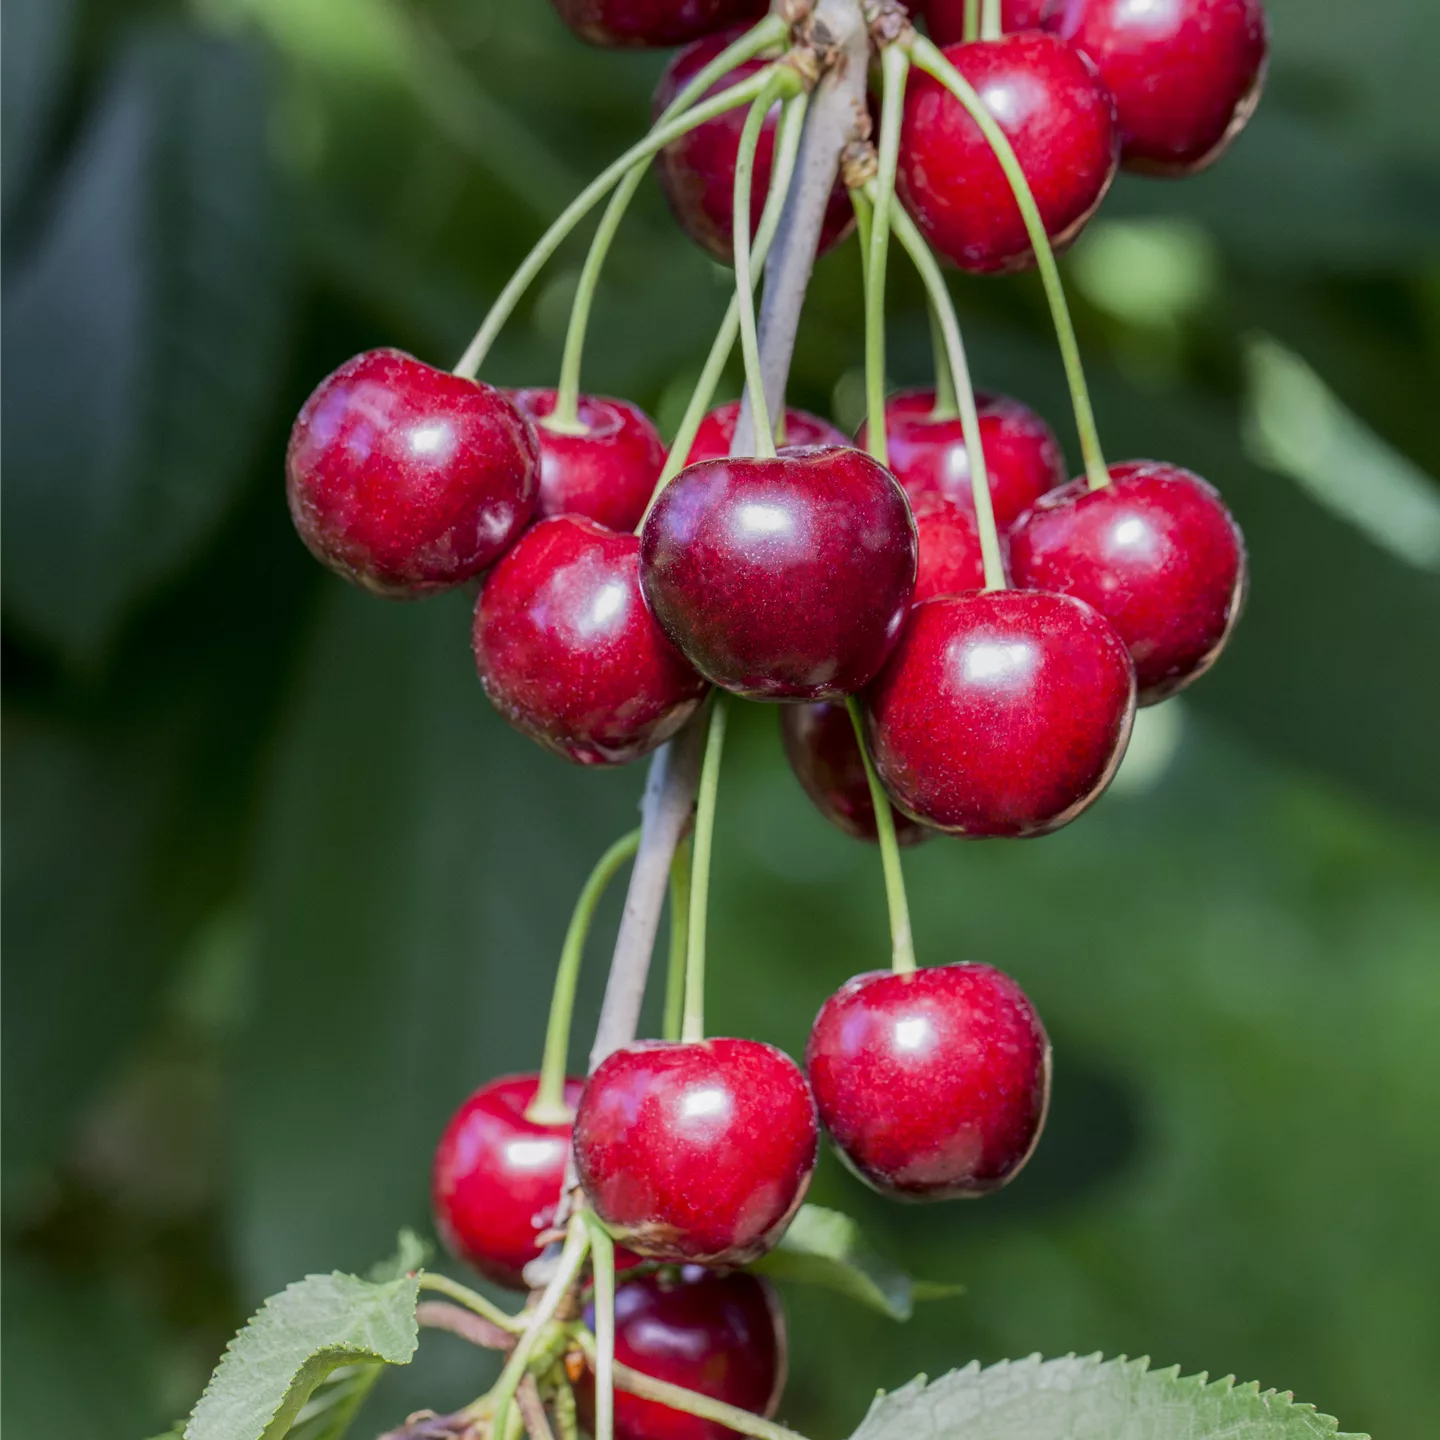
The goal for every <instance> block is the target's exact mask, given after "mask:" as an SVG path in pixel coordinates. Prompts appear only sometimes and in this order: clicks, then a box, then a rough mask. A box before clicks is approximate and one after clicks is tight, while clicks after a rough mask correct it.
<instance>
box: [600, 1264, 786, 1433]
mask: <svg viewBox="0 0 1440 1440" xmlns="http://www.w3.org/2000/svg"><path fill="white" fill-rule="evenodd" d="M585 1323H586V1324H587V1325H589V1326H590V1327H591V1328H592V1329H593V1328H594V1325H595V1307H594V1306H593V1305H590V1306H588V1307H587V1308H586V1311H585ZM786 1355H787V1346H786V1340H785V1312H784V1310H783V1309H782V1308H781V1305H780V1297H779V1296H778V1295H777V1294H776V1293H775V1289H774V1287H773V1286H772V1285H771V1284H770V1282H769V1281H768V1280H762V1279H761V1278H759V1277H758V1276H755V1275H747V1274H745V1273H744V1272H743V1271H736V1272H734V1273H732V1274H729V1275H717V1274H715V1273H714V1272H713V1271H709V1270H704V1269H701V1268H700V1266H698V1265H687V1266H686V1267H685V1268H684V1269H683V1270H681V1271H680V1272H679V1274H678V1275H677V1274H674V1273H669V1274H659V1275H644V1276H640V1277H638V1278H637V1279H634V1280H627V1281H625V1282H624V1284H622V1285H620V1286H618V1287H617V1288H616V1291H615V1358H616V1360H618V1361H619V1362H620V1364H622V1365H628V1366H629V1367H630V1369H632V1370H638V1371H639V1372H640V1373H641V1374H642V1375H649V1376H651V1377H652V1378H654V1379H656V1380H666V1381H668V1382H669V1383H670V1384H671V1385H679V1386H681V1387H682V1388H683V1389H686V1390H694V1391H696V1392H698V1393H699V1394H701V1395H708V1396H709V1397H710V1399H712V1400H720V1401H723V1402H724V1403H725V1404H727V1405H734V1406H736V1407H737V1408H738V1409H741V1410H748V1411H750V1412H751V1414H753V1415H764V1416H766V1417H767V1418H768V1417H769V1416H772V1415H774V1413H775V1412H776V1410H777V1409H779V1407H780V1395H781V1392H782V1391H783V1390H784V1389H785V1370H786ZM575 1388H576V1397H575V1398H576V1399H577V1400H578V1401H579V1403H580V1418H581V1420H582V1421H583V1422H584V1423H585V1425H586V1427H587V1428H591V1429H593V1426H594V1418H595V1381H594V1377H593V1376H592V1375H591V1374H590V1373H589V1372H588V1371H587V1372H586V1373H585V1374H584V1375H583V1376H582V1377H581V1379H580V1383H579V1384H578V1385H577V1386H576V1387H575ZM735 1433H736V1432H735V1431H734V1430H732V1429H730V1427H729V1426H728V1425H721V1424H720V1423H719V1422H718V1421H715V1420H702V1419H701V1418H700V1417H699V1416H698V1415H687V1414H685V1413H684V1412H683V1411H680V1410H671V1409H670V1408H669V1407H668V1406H666V1405H661V1404H660V1403H659V1402H658V1401H655V1400H642V1399H640V1398H639V1397H638V1396H636V1395H627V1394H626V1393H625V1392H624V1391H621V1390H617V1391H616V1392H615V1440H735Z"/></svg>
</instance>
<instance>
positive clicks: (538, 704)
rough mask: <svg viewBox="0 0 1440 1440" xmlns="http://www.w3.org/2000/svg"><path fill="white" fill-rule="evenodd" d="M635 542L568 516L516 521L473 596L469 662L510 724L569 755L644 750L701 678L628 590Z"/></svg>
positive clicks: (701, 690)
mask: <svg viewBox="0 0 1440 1440" xmlns="http://www.w3.org/2000/svg"><path fill="white" fill-rule="evenodd" d="M639 549H640V542H639V541H638V540H637V539H636V538H635V537H634V536H633V535H629V534H617V533H616V532H615V531H613V530H607V529H605V527H604V526H603V525H597V524H596V523H595V522H594V521H593V520H587V519H585V518H584V517H583V516H580V515H557V516H555V517H554V518H553V519H550V520H542V521H541V522H540V523H539V524H538V525H535V526H533V527H532V528H531V529H530V530H528V531H527V532H526V534H525V536H524V538H523V539H522V540H521V541H520V543H519V544H518V545H517V546H516V547H515V548H514V549H513V550H512V551H511V552H510V553H509V554H508V555H507V556H506V557H505V558H504V560H502V561H501V562H500V564H498V565H497V566H496V567H495V568H494V570H492V571H491V572H490V574H489V576H488V577H487V578H486V580H485V587H484V589H482V590H481V592H480V599H479V601H478V602H477V604H476V606H475V628H474V637H473V638H474V645H475V665H476V668H477V669H478V670H479V672H480V680H481V682H482V683H483V684H484V686H485V693H486V694H487V695H488V696H489V697H490V700H491V703H492V704H493V705H494V706H495V708H496V709H497V710H498V711H499V712H500V713H501V714H502V715H503V716H504V717H505V718H506V719H507V720H508V721H509V722H510V723H511V724H512V725H513V726H514V727H515V728H516V729H517V730H521V731H523V732H524V733H525V734H526V735H529V736H530V737H531V739H533V740H538V741H539V742H540V744H542V745H544V746H545V747H546V748H547V749H549V750H553V751H554V752H555V753H556V754H557V755H563V756H564V757H565V758H566V759H567V760H574V761H576V762H578V763H579V764H581V765H620V764H624V763H625V762H626V761H629V760H634V759H637V758H638V757H639V756H641V755H645V754H648V753H649V752H650V751H651V750H653V749H655V748H656V746H658V745H661V744H663V743H664V742H665V741H666V740H668V739H669V738H670V737H671V736H672V735H673V734H674V733H675V732H676V731H677V730H678V729H679V728H680V727H681V726H682V725H683V724H684V723H685V721H686V720H687V719H689V717H690V713H691V712H692V711H693V710H694V709H695V707H696V706H697V705H698V704H699V703H700V700H701V699H702V697H703V696H704V694H705V682H704V681H703V680H702V679H701V678H700V677H699V676H698V675H697V674H696V673H695V672H694V670H692V669H691V668H690V666H689V665H687V664H686V663H685V660H684V658H683V657H682V656H681V655H680V654H679V653H678V652H677V651H676V650H675V648H674V647H673V646H672V645H671V644H670V642H669V641H668V640H667V639H666V638H665V636H664V634H663V633H662V632H661V630H660V627H659V626H658V625H657V624H656V623H655V620H654V618H653V617H652V616H651V614H650V611H649V609H648V608H647V607H646V604H645V601H644V598H643V597H642V595H641V593H640V575H639Z"/></svg>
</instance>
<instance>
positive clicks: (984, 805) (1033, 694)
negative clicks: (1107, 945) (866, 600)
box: [867, 590, 1135, 836]
mask: <svg viewBox="0 0 1440 1440" xmlns="http://www.w3.org/2000/svg"><path fill="white" fill-rule="evenodd" d="M867 708H868V720H869V727H868V735H869V739H870V747H871V757H872V758H873V760H874V762H875V767H876V769H877V770H878V771H879V773H880V778H881V779H882V780H883V781H884V784H885V788H886V789H887V790H888V791H889V792H890V794H891V795H892V796H893V797H894V798H895V802H896V803H897V804H898V805H899V806H900V808H901V809H902V810H904V811H905V812H906V814H908V815H910V816H911V817H912V818H914V819H916V820H922V821H924V822H925V823H926V824H927V825H933V826H935V827H936V828H937V829H940V830H948V831H951V832H954V833H956V834H961V835H974V836H986V835H1010V836H1020V835H1044V834H1047V833H1048V832H1049V831H1051V830H1057V829H1059V827H1060V826H1062V825H1065V824H1067V823H1068V822H1069V821H1071V820H1073V819H1074V818H1075V817H1076V816H1077V815H1078V814H1080V812H1081V811H1082V810H1084V809H1085V808H1086V807H1087V806H1088V805H1090V804H1091V803H1092V802H1093V801H1094V800H1095V799H1096V798H1097V797H1098V796H1099V795H1100V793H1101V792H1102V791H1103V790H1104V789H1105V786H1106V785H1107V784H1109V782H1110V778H1111V776H1113V775H1114V773H1115V768H1116V766H1117V765H1119V763H1120V757H1121V755H1122V754H1123V753H1124V750H1125V744H1126V741H1127V740H1128V739H1129V735H1130V726H1131V723H1132V721H1133V720H1134V717H1135V669H1134V666H1133V665H1132V664H1131V663H1130V655H1129V652H1128V651H1127V650H1126V649H1125V645H1124V642H1123V641H1122V640H1121V639H1120V637H1119V636H1118V635H1117V634H1116V633H1115V630H1114V628H1113V627H1112V626H1111V625H1110V623H1109V621H1107V620H1106V619H1105V618H1104V617H1103V616H1102V615H1100V614H1099V613H1098V612H1097V611H1095V610H1092V609H1091V608H1090V606H1088V605H1086V604H1085V603H1084V602H1083V601H1080V600H1076V599H1074V598H1073V597H1071V596H1069V595H1050V594H1044V593H1041V592H1037V591H1020V590H999V591H988V592H984V593H979V594H977V593H972V594H969V595H962V596H956V597H951V598H943V599H939V600H927V601H926V602H925V603H924V604H923V605H917V606H916V607H915V609H914V610H912V611H911V613H910V619H909V622H908V623H907V624H906V626H905V630H904V633H903V634H902V635H901V637H900V643H899V644H898V645H897V646H896V647H895V653H894V654H893V655H892V656H891V657H890V660H889V662H888V663H887V664H886V666H885V669H884V670H882V671H881V672H880V678H879V679H878V680H877V681H876V682H875V684H874V685H873V686H872V687H871V689H870V691H869V693H868V696H867Z"/></svg>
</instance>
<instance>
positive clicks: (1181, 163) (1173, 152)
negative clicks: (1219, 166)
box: [1050, 0, 1268, 176]
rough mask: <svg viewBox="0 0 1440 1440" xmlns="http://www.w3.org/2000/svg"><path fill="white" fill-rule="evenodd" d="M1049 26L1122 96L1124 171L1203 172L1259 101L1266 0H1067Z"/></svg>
mask: <svg viewBox="0 0 1440 1440" xmlns="http://www.w3.org/2000/svg"><path fill="white" fill-rule="evenodd" d="M1050 28H1051V29H1053V30H1056V31H1058V33H1059V34H1060V35H1061V36H1063V37H1064V38H1065V39H1066V40H1068V41H1069V42H1070V43H1071V44H1072V45H1074V46H1075V47H1076V49H1078V50H1080V51H1081V52H1082V53H1084V54H1085V55H1087V56H1089V58H1090V59H1091V60H1093V61H1094V62H1095V65H1096V67H1097V68H1098V69H1099V71H1100V77H1101V79H1102V80H1104V82H1105V84H1106V85H1107V86H1108V87H1109V89H1110V91H1111V93H1112V94H1113V95H1114V96H1115V108H1116V113H1117V114H1118V116H1119V119H1120V147H1121V149H1120V154H1121V163H1122V164H1123V165H1124V166H1125V168H1126V169H1127V170H1139V171H1142V172H1144V173H1145V174H1149V175H1167V176H1179V175H1193V174H1194V173H1195V172H1196V171H1197V170H1203V169H1204V168H1205V167H1206V166H1207V165H1210V164H1213V163H1214V161H1216V160H1218V159H1219V158H1220V156H1221V155H1222V154H1224V152H1225V150H1226V149H1227V148H1228V147H1229V145H1230V142H1231V141H1232V140H1233V139H1234V138H1235V137H1236V136H1237V135H1238V134H1239V133H1240V131H1241V130H1243V129H1244V128H1245V123H1246V121H1248V120H1249V118H1250V116H1251V115H1252V114H1253V113H1254V111H1255V107H1256V105H1257V104H1259V102H1260V91H1261V89H1262V87H1263V85H1264V81H1265V62H1266V54H1267V49H1268V41H1267V37H1266V27H1265V8H1264V6H1263V5H1262V4H1261V0H1148V3H1147V4H1144V5H1137V4H1136V3H1135V0H1063V3H1062V4H1061V6H1060V11H1059V14H1058V16H1057V18H1056V19H1055V21H1054V22H1053V23H1052V24H1051V27H1050Z"/></svg>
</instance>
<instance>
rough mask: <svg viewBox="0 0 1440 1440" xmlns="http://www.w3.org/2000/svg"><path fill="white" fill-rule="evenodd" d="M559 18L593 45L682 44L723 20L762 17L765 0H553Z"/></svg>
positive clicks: (722, 23)
mask: <svg viewBox="0 0 1440 1440" xmlns="http://www.w3.org/2000/svg"><path fill="white" fill-rule="evenodd" d="M553 3H554V5H555V8H556V10H558V11H559V12H560V18H561V19H562V20H563V21H564V22H565V23H566V24H567V25H568V26H569V27H570V28H571V29H572V30H573V31H574V32H575V33H576V34H577V35H578V36H579V37H580V38H581V39H582V40H588V41H589V42H590V43H591V44H592V45H605V46H608V47H614V46H625V47H633V46H641V45H645V46H648V45H683V44H684V43H685V42H686V41H687V40H694V39H696V38H698V37H699V36H701V35H709V34H710V33H711V32H712V31H715V30H722V29H724V27H725V26H727V25H736V24H739V23H741V22H742V21H750V22H753V21H755V20H758V19H760V17H761V16H762V15H764V13H765V11H766V10H767V9H769V4H768V0H553Z"/></svg>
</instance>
